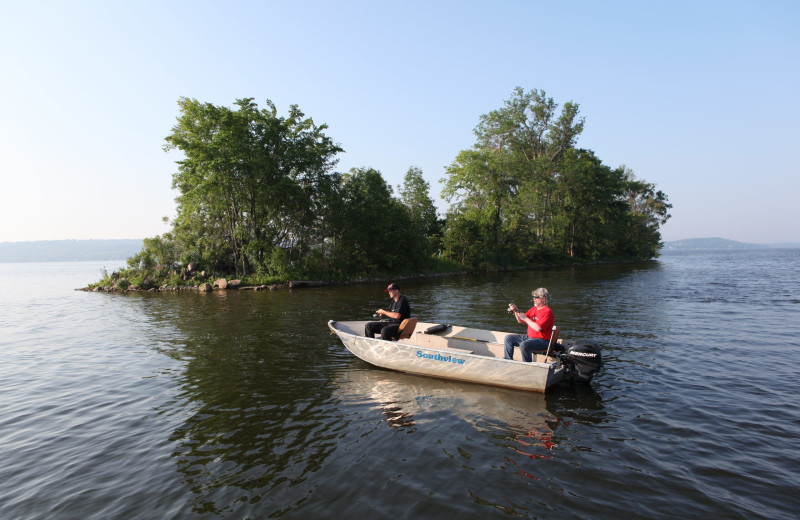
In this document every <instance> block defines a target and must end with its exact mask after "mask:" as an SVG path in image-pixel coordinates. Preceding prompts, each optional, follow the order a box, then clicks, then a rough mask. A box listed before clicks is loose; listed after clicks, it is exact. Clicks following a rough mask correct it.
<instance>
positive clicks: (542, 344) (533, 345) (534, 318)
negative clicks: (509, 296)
mask: <svg viewBox="0 0 800 520" xmlns="http://www.w3.org/2000/svg"><path fill="white" fill-rule="evenodd" d="M531 295H532V296H533V307H531V308H530V309H528V312H526V313H524V314H523V313H522V312H520V310H519V309H518V308H517V306H516V305H514V304H513V303H511V304H509V305H508V310H509V312H513V313H514V317H515V318H516V319H517V322H519V323H525V324H526V325H527V326H528V333H527V334H508V335H507V336H506V339H505V356H504V357H505V359H513V358H514V347H519V349H520V351H521V352H522V359H523V361H526V362H528V363H530V362H531V361H532V360H533V357H532V356H531V353H532V352H534V351H541V352H545V351H546V350H547V345H549V344H550V335H551V334H552V333H553V322H554V321H555V316H554V315H553V311H552V310H550V307H549V305H550V293H549V292H547V289H545V288H544V287H540V288H538V289H536V290H534V291H532V292H531Z"/></svg>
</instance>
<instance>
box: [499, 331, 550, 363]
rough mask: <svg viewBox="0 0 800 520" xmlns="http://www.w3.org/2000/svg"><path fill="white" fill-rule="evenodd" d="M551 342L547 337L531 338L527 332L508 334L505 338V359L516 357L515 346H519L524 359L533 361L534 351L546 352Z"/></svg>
mask: <svg viewBox="0 0 800 520" xmlns="http://www.w3.org/2000/svg"><path fill="white" fill-rule="evenodd" d="M549 344H550V342H549V341H547V340H546V339H541V338H533V339H531V338H529V337H528V335H527V334H508V335H506V339H505V347H506V350H505V355H504V356H503V357H504V358H505V359H514V347H519V350H520V351H521V352H522V360H523V361H525V362H526V363H530V362H531V361H533V356H532V355H531V354H532V353H533V352H546V351H547V346H548V345H549Z"/></svg>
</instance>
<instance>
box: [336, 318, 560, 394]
mask: <svg viewBox="0 0 800 520" xmlns="http://www.w3.org/2000/svg"><path fill="white" fill-rule="evenodd" d="M365 323H366V322H336V321H333V320H331V321H330V322H328V327H329V328H330V329H331V331H332V332H333V333H335V334H336V335H337V336H338V337H339V339H340V340H341V341H342V343H343V344H344V346H345V347H346V348H347V350H349V351H350V352H351V353H352V354H353V355H355V356H356V357H358V358H359V359H361V360H363V361H366V362H367V363H370V364H372V365H375V366H378V367H382V368H387V369H390V370H398V371H401V372H406V373H409V374H417V375H424V376H432V377H438V378H443V379H452V380H456V381H467V382H471V383H480V384H486V385H494V386H501V387H506V388H514V389H518V390H527V391H533V392H544V391H545V390H546V389H547V388H549V387H551V386H553V385H555V384H557V383H559V382H560V381H561V379H562V378H563V376H564V370H563V367H561V366H560V363H558V361H557V360H555V359H553V360H548V361H547V362H532V363H525V362H522V361H516V360H507V359H503V357H502V354H499V352H498V351H497V348H498V345H499V341H498V340H499V339H500V338H501V336H502V335H504V334H505V333H498V332H491V331H481V330H478V329H463V328H458V329H457V330H459V331H471V332H473V334H470V336H473V337H465V336H464V335H462V336H458V335H455V334H453V333H452V332H451V335H450V336H449V337H448V336H428V335H423V333H422V332H415V333H414V334H413V335H412V337H411V338H409V339H407V340H401V341H386V340H383V339H380V338H368V337H365V336H363V333H359V331H363V326H364V324H365ZM428 325H432V324H424V323H420V324H418V327H417V328H418V329H419V330H424V328H423V327H425V326H428ZM479 333H482V334H479ZM462 334H464V333H463V332H462ZM425 336H428V337H425ZM480 337H483V338H486V339H476V338H480ZM432 338H435V339H436V341H432ZM470 342H472V343H470ZM425 343H428V344H425ZM471 344H472V345H474V346H475V347H476V348H469V347H470V345H471ZM487 345H491V346H493V347H494V348H488V347H487ZM464 347H467V348H464ZM477 347H481V348H477ZM476 352H477V353H476ZM541 357H542V358H544V356H541ZM551 359H552V358H551Z"/></svg>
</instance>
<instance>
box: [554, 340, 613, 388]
mask: <svg viewBox="0 0 800 520" xmlns="http://www.w3.org/2000/svg"><path fill="white" fill-rule="evenodd" d="M560 357H561V362H562V363H563V364H564V366H565V367H566V368H567V377H568V378H569V379H571V380H572V381H574V382H576V383H588V382H590V381H591V380H592V377H594V375H595V374H596V373H597V372H599V371H600V369H601V368H602V367H603V356H602V354H600V345H598V344H597V343H596V342H594V341H591V340H586V339H581V340H577V341H571V342H569V343H568V344H567V345H565V350H564V352H563V353H561V355H560Z"/></svg>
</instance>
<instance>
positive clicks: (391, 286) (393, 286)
mask: <svg viewBox="0 0 800 520" xmlns="http://www.w3.org/2000/svg"><path fill="white" fill-rule="evenodd" d="M399 290H400V286H399V285H397V284H396V283H390V284H389V287H387V288H386V289H384V290H383V292H389V291H399Z"/></svg>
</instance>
